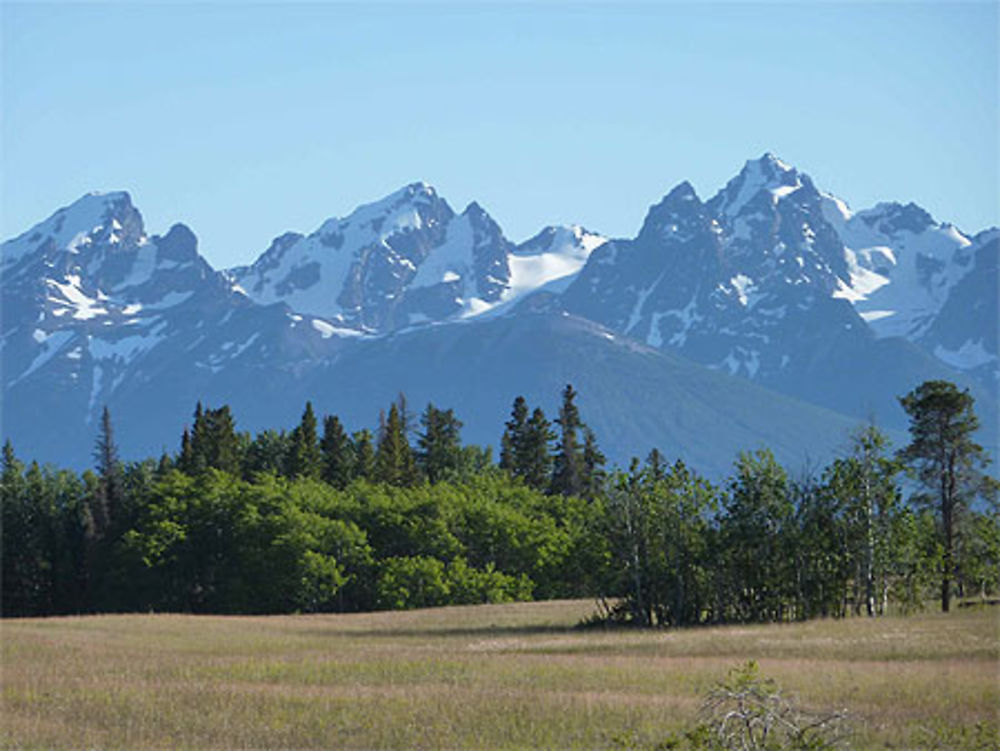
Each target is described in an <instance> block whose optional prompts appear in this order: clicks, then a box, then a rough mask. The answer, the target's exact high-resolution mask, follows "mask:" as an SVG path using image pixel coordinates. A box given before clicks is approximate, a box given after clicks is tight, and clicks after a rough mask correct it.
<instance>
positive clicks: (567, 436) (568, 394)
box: [552, 383, 585, 495]
mask: <svg viewBox="0 0 1000 751" xmlns="http://www.w3.org/2000/svg"><path fill="white" fill-rule="evenodd" d="M574 399H576V392H575V391H574V390H573V386H572V385H570V384H568V383H567V384H566V388H564V389H563V393H562V406H561V407H560V408H559V419H557V420H556V423H557V424H558V425H559V444H558V445H557V446H556V453H555V457H554V461H553V471H552V492H553V493H561V494H562V495H580V494H581V493H582V492H583V489H584V484H585V483H584V462H583V450H582V447H581V446H580V438H579V436H578V432H579V431H580V429H581V428H583V422H582V421H581V420H580V411H579V409H577V406H576V403H575V402H574Z"/></svg>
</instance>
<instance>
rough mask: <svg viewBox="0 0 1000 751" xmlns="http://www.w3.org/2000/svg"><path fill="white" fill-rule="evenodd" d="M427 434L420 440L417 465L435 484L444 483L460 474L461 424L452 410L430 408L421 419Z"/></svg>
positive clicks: (420, 437) (428, 407) (430, 405)
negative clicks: (458, 472) (443, 481)
mask: <svg viewBox="0 0 1000 751" xmlns="http://www.w3.org/2000/svg"><path fill="white" fill-rule="evenodd" d="M420 423H421V425H423V426H424V432H423V433H421V434H420V435H419V436H418V438H417V447H418V450H417V461H418V464H419V466H420V469H421V470H422V471H423V473H424V474H425V475H426V476H427V479H428V481H430V482H431V483H432V484H434V483H438V482H441V481H442V480H445V479H447V478H448V477H449V476H452V475H454V473H455V472H457V471H458V467H459V463H460V462H461V458H462V442H461V438H460V436H459V432H460V431H461V429H462V423H461V421H460V420H459V419H458V418H456V417H455V413H454V411H452V410H450V409H438V408H436V407H435V406H434V405H433V404H428V405H427V409H426V410H425V411H424V413H423V415H422V416H421V418H420Z"/></svg>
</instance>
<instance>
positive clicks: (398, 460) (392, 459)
mask: <svg viewBox="0 0 1000 751" xmlns="http://www.w3.org/2000/svg"><path fill="white" fill-rule="evenodd" d="M416 476H417V472H416V464H415V462H414V459H413V451H412V450H411V449H410V444H409V441H407V439H406V433H405V432H404V430H403V420H402V417H401V416H400V408H399V405H398V404H396V403H395V402H394V403H393V404H392V405H391V406H390V407H389V417H388V418H387V419H386V421H385V427H384V428H383V429H382V435H381V439H380V440H379V444H378V450H377V451H376V452H375V479H376V480H377V481H378V482H384V483H388V484H389V485H404V486H405V485H413V484H414V483H415V482H416Z"/></svg>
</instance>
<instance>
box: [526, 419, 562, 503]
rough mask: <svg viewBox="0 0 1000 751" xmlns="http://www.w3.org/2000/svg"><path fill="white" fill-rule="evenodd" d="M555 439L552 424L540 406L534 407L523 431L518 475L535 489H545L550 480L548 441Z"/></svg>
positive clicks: (550, 456)
mask: <svg viewBox="0 0 1000 751" xmlns="http://www.w3.org/2000/svg"><path fill="white" fill-rule="evenodd" d="M554 439H555V433H553V432H552V424H551V423H550V422H549V421H548V420H547V419H546V417H545V413H544V412H542V410H541V407H536V408H535V411H534V412H532V413H531V419H530V420H528V426H527V429H526V430H525V433H524V446H523V449H524V454H523V464H522V465H521V466H522V469H521V474H520V476H521V477H522V478H523V479H524V482H525V483H526V484H527V485H528V486H529V487H532V488H535V489H536V490H547V489H548V488H549V484H550V482H551V480H552V453H551V451H550V450H549V443H550V442H551V441H553V440H554Z"/></svg>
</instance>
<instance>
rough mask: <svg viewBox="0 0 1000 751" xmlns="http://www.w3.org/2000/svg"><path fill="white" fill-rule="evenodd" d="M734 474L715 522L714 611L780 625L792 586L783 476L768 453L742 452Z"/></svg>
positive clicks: (790, 513)
mask: <svg viewBox="0 0 1000 751" xmlns="http://www.w3.org/2000/svg"><path fill="white" fill-rule="evenodd" d="M735 469H736V473H735V476H734V477H733V478H732V479H731V480H730V483H729V492H728V493H727V494H726V496H725V498H724V502H723V505H724V514H723V516H722V518H721V519H720V534H721V542H722V546H723V556H724V561H723V562H722V563H723V565H724V566H725V576H726V586H725V587H724V588H723V589H722V590H720V591H718V592H717V595H718V596H719V597H720V598H723V599H722V601H721V602H720V604H719V605H718V610H719V612H721V613H727V614H728V617H727V620H729V619H733V620H737V621H752V622H763V621H780V620H784V618H785V616H786V615H788V608H789V604H790V602H791V600H792V599H793V595H794V586H793V582H794V581H795V576H794V571H793V569H792V566H793V565H794V555H793V549H792V548H793V544H794V540H795V537H794V507H793V506H792V502H791V498H790V493H789V490H790V489H789V483H788V476H787V475H786V473H785V470H784V469H783V468H782V467H781V466H780V465H779V464H778V463H777V462H776V461H775V459H774V455H773V454H772V453H771V452H770V451H768V450H767V449H761V450H758V451H756V452H754V453H741V454H740V456H739V459H737V461H736V467H735Z"/></svg>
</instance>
